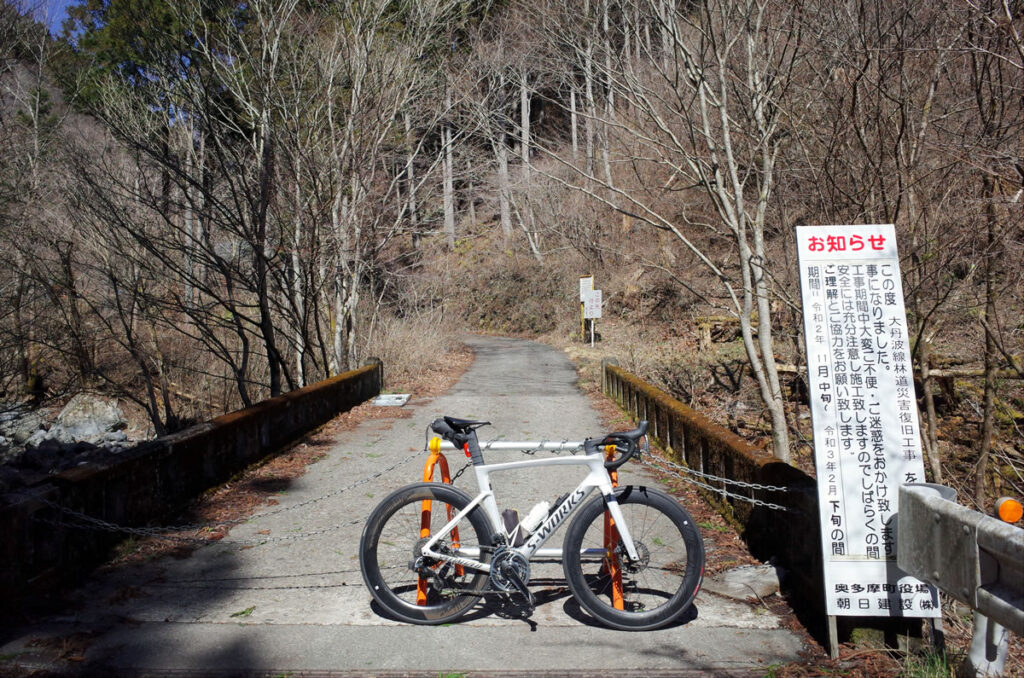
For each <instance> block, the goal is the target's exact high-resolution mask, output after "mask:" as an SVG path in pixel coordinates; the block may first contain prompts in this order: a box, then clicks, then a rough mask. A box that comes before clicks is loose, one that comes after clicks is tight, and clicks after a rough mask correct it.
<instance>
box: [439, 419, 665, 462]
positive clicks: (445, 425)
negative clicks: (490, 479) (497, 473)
mask: <svg viewBox="0 0 1024 678" xmlns="http://www.w3.org/2000/svg"><path fill="white" fill-rule="evenodd" d="M488 424H490V422H486V421H474V420H471V419H458V418H456V417H449V416H445V417H443V418H441V419H436V420H435V421H434V422H433V423H432V424H431V425H430V428H431V429H432V430H433V431H434V432H435V433H437V434H438V435H440V436H441V437H442V438H444V439H445V440H447V441H448V442H450V443H451V444H452V445H453V446H454V447H456V448H457V449H461V450H463V451H464V452H465V453H466V456H468V457H469V458H470V460H471V461H472V463H473V465H474V466H480V465H484V464H485V462H484V457H483V450H482V449H481V448H480V441H479V439H478V437H477V433H476V430H477V429H478V428H480V427H481V426H486V425H488ZM647 429H648V424H647V421H646V420H644V421H641V422H640V425H639V426H638V427H637V428H635V429H633V430H632V431H621V432H616V433H609V434H606V435H604V436H602V437H600V438H587V439H586V440H584V441H583V442H582V443H569V442H567V441H564V442H562V443H544V442H541V443H536V444H535V443H489V444H488V445H487V446H486V447H487V448H493V449H535V448H540V449H544V448H545V447H547V446H550V447H549V449H566V447H568V448H569V449H575V448H578V447H580V446H582V447H583V449H584V452H585V453H586V454H588V455H592V454H601V453H603V452H604V450H605V449H606V448H607V447H609V446H615V449H616V452H617V455H616V456H615V458H613V459H611V460H609V461H606V462H605V468H607V469H608V470H609V471H612V470H615V469H617V468H618V467H620V466H622V465H623V464H625V463H626V462H627V461H629V460H630V459H631V458H632V457H633V456H634V455H637V454H640V453H641V451H642V450H641V447H640V445H639V442H640V439H641V438H643V437H644V436H645V435H646V434H647Z"/></svg>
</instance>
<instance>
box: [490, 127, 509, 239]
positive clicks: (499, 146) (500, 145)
mask: <svg viewBox="0 0 1024 678" xmlns="http://www.w3.org/2000/svg"><path fill="white" fill-rule="evenodd" d="M494 146H495V148H494V155H495V158H496V159H497V162H498V209H499V211H500V213H501V234H502V236H503V237H504V238H505V247H506V248H507V247H508V246H509V244H510V243H511V240H512V206H511V202H512V188H511V183H510V181H509V176H508V145H507V144H506V143H505V132H504V130H502V131H500V132H498V139H497V141H496V142H495V144H494Z"/></svg>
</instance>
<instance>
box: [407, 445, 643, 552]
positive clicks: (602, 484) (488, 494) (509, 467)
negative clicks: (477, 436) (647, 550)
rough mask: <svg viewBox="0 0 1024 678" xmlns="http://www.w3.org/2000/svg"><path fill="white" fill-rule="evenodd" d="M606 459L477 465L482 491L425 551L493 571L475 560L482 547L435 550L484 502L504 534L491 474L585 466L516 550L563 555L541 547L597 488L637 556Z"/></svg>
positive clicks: (496, 529)
mask: <svg viewBox="0 0 1024 678" xmlns="http://www.w3.org/2000/svg"><path fill="white" fill-rule="evenodd" d="M522 445H523V447H524V448H525V447H528V446H529V444H522ZM511 448H512V447H511V445H509V448H508V449H511ZM453 449H454V448H453ZM485 449H486V448H485ZM604 462H605V459H604V457H603V456H602V455H601V454H586V455H582V456H572V457H555V458H552V459H529V460H526V461H513V462H506V463H501V464H486V463H485V464H474V465H473V470H474V471H475V472H476V483H477V487H478V488H479V489H480V493H479V494H477V495H476V497H474V498H473V500H472V501H471V502H470V503H469V504H468V505H467V506H466V507H465V508H463V509H462V510H461V511H459V512H458V513H457V514H456V515H455V516H454V517H453V518H452V519H451V520H449V521H448V522H447V523H446V524H445V525H444V527H442V528H441V529H439V530H438V531H437V532H436V533H434V534H433V535H432V536H431V537H430V539H428V540H427V542H426V544H424V545H423V549H422V553H423V554H424V555H426V556H428V557H430V558H433V559H435V560H440V561H444V562H449V563H453V564H455V565H461V566H463V567H468V568H470V569H474V570H482V571H484V572H490V571H491V568H490V565H489V564H487V563H481V562H479V561H478V560H475V559H474V557H479V555H480V554H479V549H477V548H462V547H459V550H458V553H459V554H460V555H453V554H450V553H442V552H440V551H436V550H434V546H436V545H437V543H438V541H440V540H441V539H444V538H445V537H447V536H448V534H449V533H450V532H451V531H452V530H453V529H454V528H455V527H456V526H457V525H458V524H459V523H460V522H461V521H462V520H463V519H464V518H465V517H466V516H467V515H469V514H470V512H471V511H473V510H474V509H475V508H476V507H477V506H481V505H482V506H483V509H484V513H485V514H486V515H487V518H488V520H489V521H490V523H491V527H492V529H493V530H494V532H495V533H496V534H498V533H502V534H504V533H505V528H504V526H503V524H502V521H501V515H500V512H499V511H498V503H497V501H496V500H495V498H494V490H493V489H492V488H491V479H490V475H491V473H498V472H500V471H516V470H521V469H529V468H538V467H541V466H586V467H587V468H588V469H589V473H588V474H587V476H586V477H585V478H584V479H583V482H581V483H580V484H579V485H578V486H577V487H576V489H575V490H573V491H572V492H570V493H569V496H568V497H566V498H565V500H564V501H563V502H562V503H561V504H559V505H558V506H557V507H555V509H554V510H553V511H552V512H551V513H550V514H549V515H548V517H547V518H546V519H545V520H544V522H542V523H541V524H540V526H539V527H537V529H536V530H534V532H533V534H531V535H530V537H529V538H528V539H527V540H526V541H525V542H524V543H523V544H522V545H521V546H517V547H514V550H515V551H518V552H519V553H521V554H522V555H523V556H525V557H526V559H527V560H531V559H532V558H533V557H534V556H538V557H542V558H560V557H561V556H562V549H560V548H548V549H542V548H541V546H542V545H543V544H544V542H546V541H547V540H548V538H549V537H551V535H552V534H554V533H555V531H556V530H558V528H559V526H561V524H562V523H564V522H565V521H566V520H567V519H568V518H569V517H570V516H571V515H572V514H573V513H575V512H576V509H578V508H579V507H580V506H582V505H583V502H584V501H585V500H586V498H587V497H588V496H589V495H590V493H591V492H592V491H593V490H594V489H595V488H596V489H597V490H599V491H600V492H601V495H602V496H603V497H604V499H605V502H606V503H607V510H608V512H609V513H610V514H611V517H612V519H613V520H614V521H615V528H616V529H617V530H618V533H619V536H620V537H621V538H622V543H623V545H624V546H625V547H626V553H628V554H629V557H630V558H632V559H636V558H638V555H637V551H636V547H635V546H634V544H633V538H632V537H631V536H630V533H629V527H628V526H627V525H626V521H625V519H624V518H623V515H622V510H621V509H620V508H619V502H618V500H617V499H616V498H615V492H614V487H613V486H612V479H611V475H610V474H609V473H608V469H606V468H605V466H604ZM595 554H599V555H604V554H605V551H604V549H595ZM463 556H465V557H463Z"/></svg>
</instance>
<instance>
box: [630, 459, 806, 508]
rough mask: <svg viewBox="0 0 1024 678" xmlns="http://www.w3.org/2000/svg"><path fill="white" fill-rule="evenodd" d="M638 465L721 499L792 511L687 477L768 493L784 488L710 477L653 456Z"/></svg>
mask: <svg viewBox="0 0 1024 678" xmlns="http://www.w3.org/2000/svg"><path fill="white" fill-rule="evenodd" d="M640 463H641V464H643V465H644V466H649V467H651V468H653V469H656V470H658V471H662V472H664V473H673V472H674V474H675V475H676V476H678V477H679V478H681V479H682V480H683V481H684V482H687V483H689V484H691V485H695V486H697V487H700V488H703V489H705V490H707V491H708V492H712V493H714V494H718V495H721V496H722V497H723V498H724V497H731V498H733V499H736V500H739V501H745V502H747V503H749V504H753V505H754V506H763V507H764V508H767V509H771V510H773V511H782V512H786V511H792V510H793V509H791V508H789V507H786V506H781V505H779V504H773V503H772V502H770V501H764V500H761V499H757V498H756V497H747V496H744V495H742V494H737V493H736V492H730V491H728V490H726V489H725V488H724V487H715V486H714V485H709V484H708V483H704V482H701V481H699V480H696V479H695V478H691V477H688V476H697V477H699V478H703V479H705V480H711V481H717V482H721V483H727V484H730V485H735V486H737V487H745V488H748V489H753V490H764V491H768V492H788V491H789V489H788V488H785V487H779V486H776V485H762V484H761V483H747V482H744V481H742V480H733V479H731V478H723V477H721V476H716V475H712V474H710V473H701V472H700V471H697V470H694V469H692V468H688V467H686V466H682V465H680V464H676V463H675V462H672V461H669V460H668V459H664V458H662V457H656V456H654V455H649V457H648V460H643V459H641V460H640Z"/></svg>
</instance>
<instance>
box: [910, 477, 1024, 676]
mask: <svg viewBox="0 0 1024 678" xmlns="http://www.w3.org/2000/svg"><path fill="white" fill-rule="evenodd" d="M899 506H900V510H899V523H898V527H897V533H896V534H897V539H896V559H897V564H898V565H899V566H900V569H902V570H904V571H905V572H907V573H908V574H912V575H914V576H915V577H917V578H918V579H921V580H923V581H926V582H928V583H930V584H933V585H935V586H937V587H938V588H939V589H941V590H942V592H943V593H945V594H946V595H948V596H951V597H952V598H955V599H956V600H959V601H960V602H961V603H964V604H965V605H969V606H970V607H971V608H972V609H973V610H975V624H974V628H975V634H974V642H973V643H972V644H971V650H970V652H969V653H968V657H967V663H968V665H969V671H970V673H971V675H999V674H1000V673H1001V672H1002V666H1003V663H1004V662H1005V660H1006V649H1007V638H1006V634H1005V631H1004V630H1003V629H1002V628H1001V627H1003V626H1005V627H1006V628H1008V629H1010V630H1011V631H1013V632H1014V633H1017V634H1018V635H1024V529H1021V528H1019V527H1014V526H1013V525H1010V524H1009V523H1005V522H1003V521H1001V520H998V519H996V518H992V517H989V516H987V515H985V514H984V513H979V512H978V511H972V510H971V509H969V508H967V507H966V506H962V505H960V504H958V503H956V491H955V490H953V489H952V488H948V487H943V486H941V485H931V484H924V483H922V484H916V485H904V486H902V487H900V503H899ZM979 617H980V619H979Z"/></svg>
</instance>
